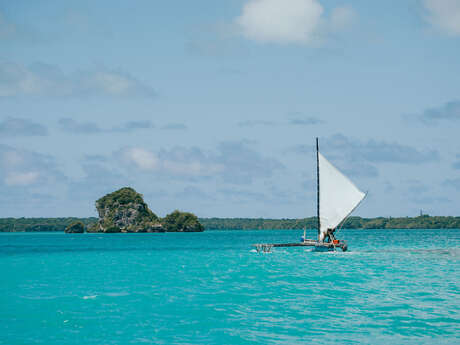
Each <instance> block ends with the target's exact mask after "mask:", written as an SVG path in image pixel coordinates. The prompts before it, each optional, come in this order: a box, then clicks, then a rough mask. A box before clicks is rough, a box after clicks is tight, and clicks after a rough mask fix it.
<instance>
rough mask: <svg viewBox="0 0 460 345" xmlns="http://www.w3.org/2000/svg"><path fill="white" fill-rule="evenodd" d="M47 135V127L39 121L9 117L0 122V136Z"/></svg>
mask: <svg viewBox="0 0 460 345" xmlns="http://www.w3.org/2000/svg"><path fill="white" fill-rule="evenodd" d="M45 135H48V129H47V128H46V127H45V126H42V125H41V124H39V123H35V122H32V121H30V120H27V119H21V118H14V117H9V118H7V119H6V120H5V121H3V122H0V136H2V137H16V136H45Z"/></svg>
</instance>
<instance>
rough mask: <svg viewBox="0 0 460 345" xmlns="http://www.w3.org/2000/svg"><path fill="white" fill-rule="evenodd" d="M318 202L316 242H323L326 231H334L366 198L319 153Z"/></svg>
mask: <svg viewBox="0 0 460 345" xmlns="http://www.w3.org/2000/svg"><path fill="white" fill-rule="evenodd" d="M318 158H319V159H318V164H319V174H320V178H319V195H320V197H319V199H320V200H319V201H320V207H319V210H320V211H319V212H320V231H319V234H318V240H320V241H323V240H324V238H325V236H326V233H327V230H328V229H335V228H336V227H337V226H338V225H339V224H340V223H341V222H342V221H343V220H344V219H345V218H347V217H348V216H349V215H350V214H351V213H352V212H353V211H354V210H355V209H356V207H358V205H359V204H360V203H361V201H362V200H363V199H364V197H365V196H366V194H365V193H363V192H362V191H360V190H359V189H358V187H356V185H355V184H354V183H353V182H352V181H351V180H350V179H349V178H348V177H347V176H345V175H344V174H342V173H341V172H340V171H339V170H338V169H337V168H336V167H335V166H334V165H333V164H332V163H330V162H329V161H328V160H327V159H326V158H325V157H324V156H323V155H322V154H321V153H320V152H318Z"/></svg>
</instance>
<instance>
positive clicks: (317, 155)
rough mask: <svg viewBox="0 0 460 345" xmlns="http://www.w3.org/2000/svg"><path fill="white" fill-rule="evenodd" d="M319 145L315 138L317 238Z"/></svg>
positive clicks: (319, 222) (319, 226) (319, 225)
mask: <svg viewBox="0 0 460 345" xmlns="http://www.w3.org/2000/svg"><path fill="white" fill-rule="evenodd" d="M318 152H319V144H318V138H316V217H317V218H318V238H319V233H320V231H321V230H320V229H321V221H320V219H319V154H318Z"/></svg>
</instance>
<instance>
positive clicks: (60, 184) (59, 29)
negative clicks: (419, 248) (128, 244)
mask: <svg viewBox="0 0 460 345" xmlns="http://www.w3.org/2000/svg"><path fill="white" fill-rule="evenodd" d="M459 56H460V1H458V0H420V1H418V0H406V1H372V2H371V1H364V0H362V1H359V0H357V1H325V0H246V1H243V0H227V1H219V2H218V1H198V2H196V1H194V2H192V1H164V2H159V1H134V2H114V1H97V2H94V1H78V2H76V1H75V2H62V1H0V217H8V216H12V217H21V216H25V217H32V216H33V217H37V216H43V217H48V216H94V215H95V214H96V212H95V208H94V201H95V200H96V199H97V198H99V197H100V196H102V195H104V194H105V193H108V192H111V191H113V190H115V189H118V188H120V187H123V186H132V187H134V188H135V189H136V190H137V191H138V192H140V193H142V194H143V195H144V197H145V199H146V201H147V202H148V204H149V206H150V207H151V209H152V210H153V211H154V212H155V213H157V214H158V215H160V216H164V215H165V214H166V213H168V212H170V211H172V210H173V209H176V208H178V209H181V210H187V211H192V212H194V213H196V214H197V215H199V216H202V217H212V216H217V217H272V218H282V217H305V216H311V215H313V214H314V212H315V207H316V205H315V155H314V139H315V137H316V136H318V137H319V138H320V147H321V150H322V151H323V153H324V154H325V155H326V157H328V158H329V160H330V161H331V162H333V163H334V164H335V165H336V166H337V167H339V169H341V170H342V171H344V172H345V173H346V174H348V175H349V176H350V177H351V179H352V180H353V181H354V182H355V183H356V184H357V185H358V186H359V187H360V188H361V189H362V190H368V191H369V196H368V198H367V199H366V201H365V202H364V203H363V204H362V205H361V206H360V207H359V209H358V210H357V211H356V214H358V215H361V216H369V217H371V216H406V215H408V216H412V215H416V214H418V213H419V212H420V209H422V210H423V211H424V212H425V213H429V214H432V215H459V210H460V198H459V196H458V195H459V194H460V193H459V192H460V139H459V130H460V62H459V61H460V59H459Z"/></svg>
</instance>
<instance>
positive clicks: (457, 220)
mask: <svg viewBox="0 0 460 345" xmlns="http://www.w3.org/2000/svg"><path fill="white" fill-rule="evenodd" d="M97 220H98V218H95V217H89V218H75V217H66V218H0V232H38V231H64V230H65V228H66V227H67V226H69V225H70V224H71V223H73V222H75V221H81V222H83V224H84V225H85V226H86V227H88V226H89V225H91V224H94V223H96V222H97ZM199 221H200V222H201V224H203V226H204V227H205V229H207V230H212V229H213V230H250V229H254V230H257V229H303V228H304V227H306V228H307V229H314V228H316V217H309V218H303V219H264V218H199ZM343 228H347V229H460V217H441V216H428V215H423V216H419V217H398V218H393V217H388V218H386V217H377V218H361V217H350V218H348V219H347V220H346V222H345V224H344V225H343Z"/></svg>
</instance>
